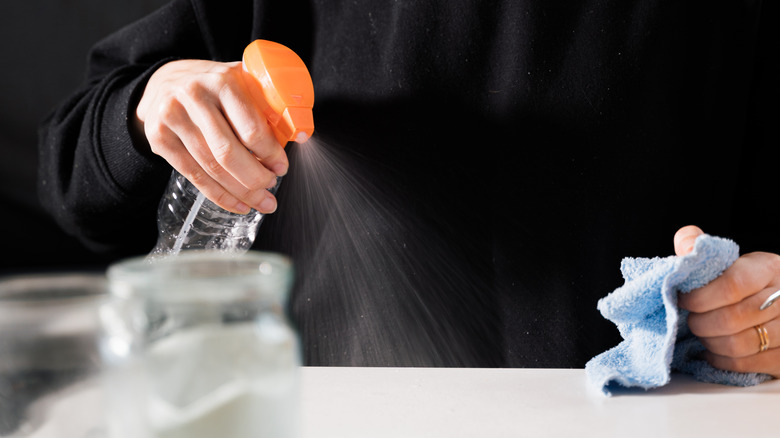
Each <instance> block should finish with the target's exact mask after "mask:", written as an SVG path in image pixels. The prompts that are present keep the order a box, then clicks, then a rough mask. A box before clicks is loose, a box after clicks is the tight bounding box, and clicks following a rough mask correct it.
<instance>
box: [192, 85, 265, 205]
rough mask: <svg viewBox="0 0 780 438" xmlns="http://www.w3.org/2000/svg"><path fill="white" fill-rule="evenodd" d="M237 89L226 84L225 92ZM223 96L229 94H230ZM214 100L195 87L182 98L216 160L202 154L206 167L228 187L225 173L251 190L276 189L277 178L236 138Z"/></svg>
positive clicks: (201, 86)
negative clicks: (273, 187) (229, 89)
mask: <svg viewBox="0 0 780 438" xmlns="http://www.w3.org/2000/svg"><path fill="white" fill-rule="evenodd" d="M235 86H236V85H235V84H232V83H225V84H223V85H222V86H221V89H223V90H224V89H228V88H232V87H235ZM220 92H223V91H220ZM223 93H228V94H229V92H227V91H224V92H223ZM214 96H215V94H214V92H213V91H211V90H209V89H207V88H206V87H205V86H203V85H201V84H193V85H191V86H190V87H188V91H187V92H186V93H184V94H183V95H182V96H181V98H182V100H183V103H184V106H185V108H186V109H187V113H188V114H189V116H190V118H191V119H192V121H193V122H194V123H195V125H196V126H197V127H198V128H199V130H200V132H201V134H202V135H203V138H204V139H205V140H206V144H207V145H208V148H209V150H210V153H211V155H212V156H213V160H212V159H211V157H206V154H204V153H201V155H202V156H204V158H206V161H205V162H203V163H202V165H203V166H204V168H205V169H207V170H208V171H209V172H212V173H213V174H214V176H215V179H217V181H219V182H220V183H222V184H225V183H226V181H223V178H227V177H226V176H223V175H222V170H223V169H224V170H225V171H227V173H229V174H230V175H231V176H232V177H233V178H235V179H236V180H238V181H239V182H240V183H241V184H242V185H243V186H244V187H245V188H247V189H249V190H262V189H265V188H267V187H269V186H270V187H272V186H273V185H272V184H273V183H275V180H276V175H275V174H273V172H271V171H270V170H268V169H266V168H265V167H264V166H263V165H261V164H260V163H259V162H258V161H257V159H255V156H253V155H252V154H251V153H250V152H249V150H248V149H247V148H246V147H245V145H244V144H243V143H242V142H241V141H240V140H239V139H238V138H237V137H236V135H235V132H234V131H233V128H232V127H231V126H230V124H229V123H228V121H227V120H226V119H225V114H224V112H223V109H222V107H221V103H220V102H217V101H216V100H215V97H214Z"/></svg>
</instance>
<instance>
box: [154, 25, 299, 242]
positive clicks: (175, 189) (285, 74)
mask: <svg viewBox="0 0 780 438" xmlns="http://www.w3.org/2000/svg"><path fill="white" fill-rule="evenodd" d="M242 64H243V68H244V72H245V75H246V79H247V82H248V83H249V84H251V85H253V86H256V89H257V90H258V91H259V93H254V94H255V95H256V96H257V101H258V104H259V108H260V110H261V111H262V113H263V115H264V117H265V119H266V121H267V122H268V125H269V126H270V127H271V130H272V131H273V133H274V136H275V137H276V139H277V141H279V143H280V144H281V145H282V146H285V145H286V144H287V142H289V141H295V142H298V143H303V142H305V141H306V140H308V139H309V137H311V135H312V133H313V132H314V119H313V115H312V107H313V106H314V86H313V84H312V80H311V76H310V75H309V71H308V69H307V68H306V65H305V64H304V63H303V61H302V60H301V58H299V57H298V55H296V54H295V52H293V51H292V50H290V49H289V48H287V47H285V46H283V45H281V44H278V43H274V42H271V41H266V40H256V41H254V42H252V43H251V44H249V45H248V46H247V47H246V49H245V50H244V56H243V61H242ZM279 182H280V179H277V184H276V186H275V187H274V188H272V189H270V191H271V193H273V194H275V193H276V190H277V188H278V187H279ZM263 217H264V215H263V214H262V213H260V212H258V211H257V210H254V209H253V210H251V211H250V212H249V213H248V214H245V215H241V214H237V213H232V212H229V211H227V210H225V209H223V208H221V207H219V206H218V205H216V204H214V203H213V202H212V201H211V200H209V199H207V198H206V197H205V196H204V195H203V194H202V193H200V191H199V190H198V189H197V188H195V186H193V185H192V183H190V182H189V181H187V179H186V178H184V176H182V175H181V174H180V173H179V172H177V171H175V170H174V171H173V174H172V175H171V179H170V182H169V183H168V188H167V189H166V191H165V194H164V195H163V197H162V199H161V200H160V205H159V208H158V217H157V228H158V232H159V237H158V240H157V245H156V246H155V248H154V249H153V250H152V252H151V254H150V256H151V257H157V256H167V255H176V254H178V253H179V252H181V251H183V250H193V249H194V250H216V251H224V252H237V253H243V252H245V251H247V250H248V249H249V247H250V246H252V243H253V242H254V240H255V237H256V236H257V230H258V229H259V227H260V223H261V222H262V220H263Z"/></svg>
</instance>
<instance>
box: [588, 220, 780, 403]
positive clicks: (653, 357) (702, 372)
mask: <svg viewBox="0 0 780 438" xmlns="http://www.w3.org/2000/svg"><path fill="white" fill-rule="evenodd" d="M738 257H739V247H738V246H737V244H736V243H734V242H733V241H731V240H728V239H723V238H719V237H713V236H709V235H706V234H703V235H701V236H699V237H698V238H697V239H696V242H695V244H694V248H693V251H692V252H691V253H690V254H687V255H685V256H671V257H666V258H660V257H655V258H652V259H648V258H630V257H628V258H625V259H623V261H622V263H621V266H620V271H621V273H622V274H623V278H624V279H625V284H624V285H623V286H621V287H619V288H618V289H615V291H613V292H612V293H611V294H609V295H607V296H606V297H604V298H602V299H601V300H599V303H598V309H599V311H600V312H601V314H602V315H603V316H604V317H605V318H607V319H608V320H610V321H612V322H614V323H615V324H616V325H617V327H618V330H619V331H620V335H621V336H622V337H623V339H624V341H623V342H621V343H620V344H618V345H617V346H616V347H614V348H612V349H610V350H608V351H605V352H604V353H601V354H600V355H598V356H596V357H594V358H593V359H591V360H590V361H588V363H587V364H586V365H585V373H586V375H587V377H588V381H589V383H590V385H591V386H592V387H593V388H594V389H597V390H599V391H601V392H602V393H603V394H605V395H611V392H610V391H609V386H610V385H611V384H615V383H617V384H620V385H622V386H625V387H640V388H645V389H650V388H656V387H659V386H663V385H665V384H667V383H669V379H670V373H671V372H672V371H680V372H683V373H687V374H692V375H693V376H694V377H695V378H696V379H697V380H700V381H702V382H708V383H721V384H726V385H735V386H752V385H757V384H759V383H761V382H764V381H766V380H769V379H771V376H769V375H766V374H757V373H735V372H731V371H723V370H718V369H716V368H714V367H712V365H710V364H709V363H708V362H706V361H704V360H702V359H698V358H697V357H698V355H699V353H701V352H702V351H704V346H703V345H702V344H701V342H699V340H698V339H697V338H696V337H695V336H694V335H693V334H691V332H690V330H689V329H688V322H687V321H688V317H687V316H688V315H687V312H686V311H684V310H681V309H678V308H677V293H678V292H683V293H685V292H690V291H692V290H693V289H697V288H700V287H702V286H704V285H706V284H707V283H709V282H710V281H712V280H714V279H715V278H717V277H718V276H719V275H720V274H721V273H722V272H723V271H725V270H726V269H727V268H728V267H729V266H731V264H732V263H734V261H735V260H736V259H737V258H738Z"/></svg>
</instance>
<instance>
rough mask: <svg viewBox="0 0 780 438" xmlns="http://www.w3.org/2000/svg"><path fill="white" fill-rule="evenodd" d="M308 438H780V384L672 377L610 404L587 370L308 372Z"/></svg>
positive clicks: (305, 383) (626, 393)
mask: <svg viewBox="0 0 780 438" xmlns="http://www.w3.org/2000/svg"><path fill="white" fill-rule="evenodd" d="M302 384H303V407H302V408H303V415H304V420H303V426H304V429H303V438H315V437H317V438H330V437H333V438H335V437H339V438H350V437H355V438H357V437H361V438H362V437H405V438H411V437H426V438H434V437H448V438H456V437H491V438H500V437H567V438H571V437H591V436H592V437H654V438H660V437H686V438H691V437H747V438H750V437H754V438H755V437H774V438H777V437H780V422H778V421H777V419H778V418H780V417H779V416H780V380H773V381H770V382H767V383H764V384H762V385H758V386H755V387H750V388H735V387H728V386H722V385H713V384H704V383H700V382H696V381H695V380H693V379H692V378H690V377H688V376H685V375H675V376H674V378H673V379H672V382H671V383H670V384H669V385H667V386H665V387H663V388H660V389H656V390H652V391H649V392H645V391H644V390H641V389H640V390H621V391H620V392H619V393H616V394H615V395H613V396H612V397H610V398H607V397H603V396H600V395H598V394H594V393H592V392H591V391H590V390H588V389H587V387H586V380H585V372H584V370H581V369H575V370H560V369H546V370H539V369H536V370H535V369H457V368H446V369H442V368H435V369H434V368H304V369H303V373H302Z"/></svg>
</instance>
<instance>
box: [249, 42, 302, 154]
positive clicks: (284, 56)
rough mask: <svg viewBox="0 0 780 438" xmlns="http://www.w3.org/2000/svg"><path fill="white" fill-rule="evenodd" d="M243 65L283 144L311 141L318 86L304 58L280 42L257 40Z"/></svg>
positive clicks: (270, 123) (263, 109)
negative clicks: (315, 88) (315, 87)
mask: <svg viewBox="0 0 780 438" xmlns="http://www.w3.org/2000/svg"><path fill="white" fill-rule="evenodd" d="M243 66H244V70H245V71H246V72H247V73H249V75H248V76H249V77H251V78H252V79H251V81H252V82H254V83H255V84H256V85H257V87H254V88H255V89H256V90H258V91H259V93H258V95H259V97H260V98H259V99H257V100H258V103H259V105H260V109H261V111H262V112H263V115H264V116H265V118H266V120H267V121H268V125H269V126H270V127H271V130H272V131H273V132H274V135H275V136H276V139H277V140H278V141H279V143H280V144H281V145H282V146H284V145H286V144H287V142H289V141H296V142H298V143H303V142H305V141H306V140H308V139H309V137H311V135H312V133H314V117H313V115H312V108H313V107H314V85H313V84H312V81H311V76H310V75H309V70H308V69H307V68H306V64H304V63H303V61H302V60H301V58H300V57H298V55H296V54H295V52H293V51H292V50H290V49H289V48H287V47H286V46H283V45H281V44H279V43H275V42H272V41H267V40H255V41H253V42H252V43H251V44H249V45H248V46H247V47H246V49H244V59H243Z"/></svg>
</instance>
